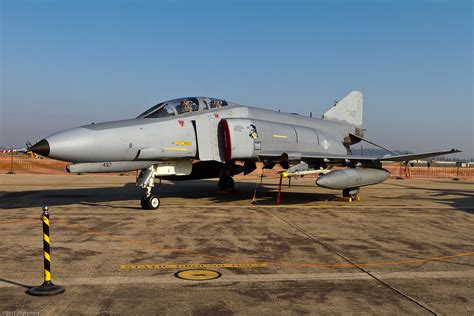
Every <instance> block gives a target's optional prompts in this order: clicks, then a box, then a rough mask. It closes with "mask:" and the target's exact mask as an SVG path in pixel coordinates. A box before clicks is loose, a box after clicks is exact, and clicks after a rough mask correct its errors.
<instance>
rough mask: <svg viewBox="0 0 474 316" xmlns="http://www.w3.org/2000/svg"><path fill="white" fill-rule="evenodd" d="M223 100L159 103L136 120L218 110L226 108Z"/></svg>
mask: <svg viewBox="0 0 474 316" xmlns="http://www.w3.org/2000/svg"><path fill="white" fill-rule="evenodd" d="M227 105H228V103H227V101H225V100H221V99H214V98H180V99H174V100H170V101H165V102H161V103H159V104H157V105H155V106H153V107H151V108H150V109H148V110H146V111H145V112H143V113H142V114H140V115H139V116H138V118H159V117H170V116H175V115H179V114H184V113H191V112H197V111H204V110H209V109H218V108H221V107H223V106H227Z"/></svg>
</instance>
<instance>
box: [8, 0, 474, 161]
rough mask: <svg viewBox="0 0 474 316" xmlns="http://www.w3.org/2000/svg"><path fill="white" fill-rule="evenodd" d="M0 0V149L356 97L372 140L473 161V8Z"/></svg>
mask: <svg viewBox="0 0 474 316" xmlns="http://www.w3.org/2000/svg"><path fill="white" fill-rule="evenodd" d="M0 3H1V31H0V34H1V49H0V51H1V112H0V113H1V114H0V115H1V117H0V125H1V126H0V133H1V135H0V146H10V145H13V146H22V145H23V144H24V142H25V141H26V140H30V141H31V142H35V141H36V140H40V139H42V138H44V137H45V136H48V135H49V134H51V133H53V132H56V131H58V130H61V129H64V128H68V127H72V126H77V125H83V124H88V123H91V122H100V121H108V120H116V119H125V118H130V117H134V116H136V115H137V114H139V113H141V112H143V111H144V110H145V109H146V108H148V107H149V106H151V105H153V104H155V103H157V102H158V101H160V100H165V99H170V98H175V97H180V96H190V95H206V96H215V97H221V98H226V99H227V100H232V101H235V102H237V103H241V104H247V105H255V106H262V107H266V108H270V109H281V110H282V111H289V112H298V113H300V114H308V113H309V112H310V111H312V112H313V114H314V115H320V114H322V113H323V112H324V111H325V110H326V109H327V108H328V107H329V106H330V105H331V104H332V103H333V102H334V101H335V100H337V99H340V98H342V97H343V96H344V95H345V94H346V93H347V92H349V91H350V90H354V89H358V90H361V91H363V92H364V94H365V112H364V115H365V116H364V125H365V127H366V128H367V133H366V136H367V137H368V138H370V139H372V140H374V141H376V142H379V143H382V144H385V145H386V146H388V147H391V148H393V149H408V150H411V151H429V150H435V149H444V148H451V147H459V148H462V149H464V150H466V151H467V153H465V154H464V155H462V156H464V157H474V150H473V148H474V144H473V143H474V129H473V125H474V124H473V122H474V114H473V97H472V90H473V68H472V59H473V55H472V40H473V34H472V29H473V23H472V14H473V7H472V2H471V1H416V0H415V1H258V0H257V1H199V2H198V1H140V0H138V1H132V0H129V1H107V0H95V1H86V0H82V1H73V0H69V1H59V0H56V1H47V0H45V1H39V0H35V1H25V0H15V1H12V0H0Z"/></svg>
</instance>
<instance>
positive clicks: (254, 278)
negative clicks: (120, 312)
mask: <svg viewBox="0 0 474 316" xmlns="http://www.w3.org/2000/svg"><path fill="white" fill-rule="evenodd" d="M374 275H376V276H378V277H383V278H384V279H394V280H417V279H470V280H472V279H474V270H463V271H427V272H421V271H418V272H415V271H406V272H388V273H374ZM325 280H327V281H347V280H349V281H350V280H364V281H370V280H372V278H371V277H370V276H368V275H367V274H365V273H362V272H356V273H335V272H329V273H295V274H286V273H283V274H231V273H226V274H223V275H222V277H220V278H219V279H214V280H203V281H201V282H202V283H210V282H213V283H216V282H219V283H232V282H260V283H261V282H284V281H300V282H307V281H325ZM30 281H31V280H24V279H22V280H18V281H17V282H19V283H25V284H26V283H29V282H30ZM54 282H55V283H57V284H61V285H64V286H76V285H77V286H81V285H103V286H107V285H119V284H130V285H133V286H137V285H145V284H180V283H181V284H183V283H194V281H187V280H181V279H177V278H175V277H174V275H173V274H172V273H170V274H161V275H155V276H109V277H107V276H102V277H87V278H64V277H55V280H54ZM5 287H18V285H15V284H12V283H5V282H1V281H0V288H5Z"/></svg>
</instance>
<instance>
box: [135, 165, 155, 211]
mask: <svg viewBox="0 0 474 316" xmlns="http://www.w3.org/2000/svg"><path fill="white" fill-rule="evenodd" d="M154 178H155V175H154V170H153V166H151V167H150V168H148V169H144V170H142V171H141V172H140V175H139V176H138V178H137V185H138V186H140V187H142V188H143V189H145V194H144V195H143V197H142V199H141V205H142V208H143V209H145V210H156V209H157V208H159V207H160V198H159V197H158V196H156V195H154V194H151V189H152V188H153V187H154V186H155V184H154Z"/></svg>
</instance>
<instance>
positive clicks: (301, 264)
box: [56, 220, 474, 268]
mask: <svg viewBox="0 0 474 316" xmlns="http://www.w3.org/2000/svg"><path fill="white" fill-rule="evenodd" d="M56 222H57V223H58V224H61V225H64V226H66V227H69V228H72V229H76V230H80V231H83V232H88V233H91V234H93V235H96V236H101V237H104V238H106V239H108V240H114V241H121V242H123V243H126V244H129V245H135V246H139V247H142V248H148V249H155V250H159V251H164V252H168V253H179V254H181V255H185V256H191V257H202V258H207V259H216V260H225V261H237V262H241V263H256V264H262V263H264V264H267V265H268V266H282V267H332V268H334V267H340V268H344V267H345V268H353V267H354V263H315V262H309V263H304V262H291V261H280V260H272V261H267V260H256V259H245V258H241V257H226V256H220V255H209V254H207V253H202V252H197V251H192V250H186V249H179V248H170V247H165V246H162V245H160V244H157V243H150V242H146V241H140V240H134V239H130V238H127V237H123V236H116V235H113V234H111V233H108V232H103V231H100V230H97V229H95V228H90V227H85V226H82V225H79V224H69V223H67V222H66V221H64V220H56ZM470 255H474V251H467V252H460V253H455V254H451V255H445V256H436V257H429V258H421V259H408V260H399V261H381V262H361V263H359V262H355V264H357V265H358V266H360V267H376V266H387V265H404V264H416V263H423V262H428V261H435V260H441V259H448V258H456V257H463V256H470Z"/></svg>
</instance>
